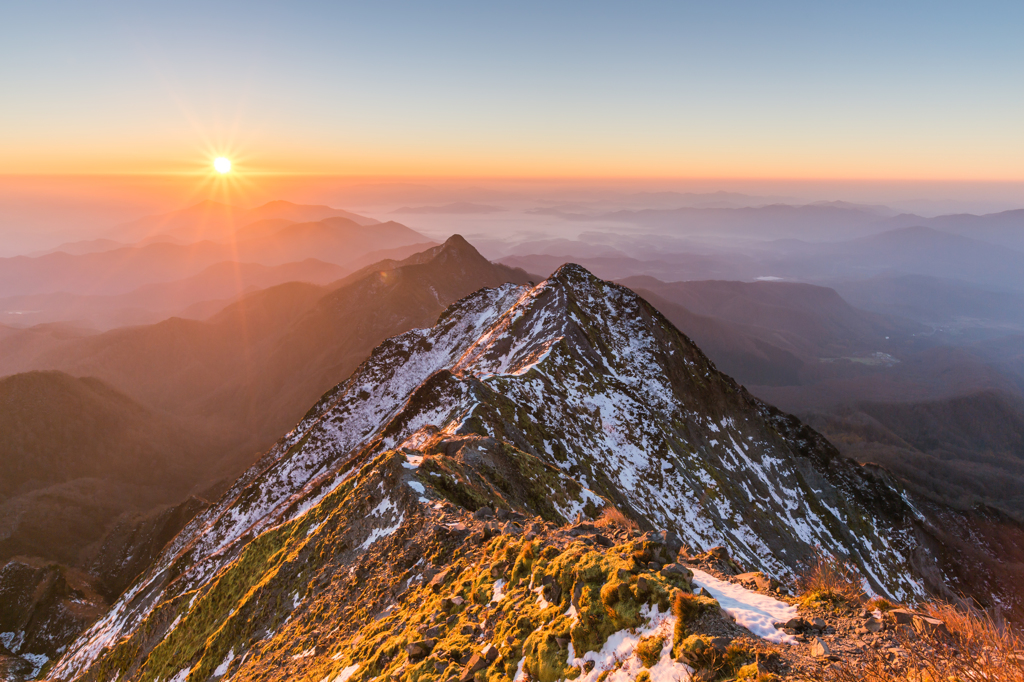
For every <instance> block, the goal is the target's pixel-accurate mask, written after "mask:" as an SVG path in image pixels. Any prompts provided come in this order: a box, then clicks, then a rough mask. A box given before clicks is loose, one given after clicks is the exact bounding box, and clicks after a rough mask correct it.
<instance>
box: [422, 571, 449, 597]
mask: <svg viewBox="0 0 1024 682" xmlns="http://www.w3.org/2000/svg"><path fill="white" fill-rule="evenodd" d="M450 573H451V569H450V568H446V569H445V570H443V571H441V572H440V573H438V574H437V575H435V576H434V577H433V578H431V579H430V582H429V583H427V587H429V588H430V589H431V590H433V591H434V592H440V591H441V586H442V585H444V581H445V580H447V579H448V575H449V574H450Z"/></svg>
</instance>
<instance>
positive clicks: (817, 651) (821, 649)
mask: <svg viewBox="0 0 1024 682" xmlns="http://www.w3.org/2000/svg"><path fill="white" fill-rule="evenodd" d="M831 654H832V651H831V650H830V649H829V648H828V644H825V642H823V641H822V640H821V638H820V637H815V638H814V639H812V640H811V656H814V657H815V658H823V657H825V656H830V655H831Z"/></svg>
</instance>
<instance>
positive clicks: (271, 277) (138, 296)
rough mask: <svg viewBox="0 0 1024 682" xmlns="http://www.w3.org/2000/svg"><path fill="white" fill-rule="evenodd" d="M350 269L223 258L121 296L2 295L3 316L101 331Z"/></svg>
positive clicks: (325, 279)
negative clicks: (195, 271) (192, 272)
mask: <svg viewBox="0 0 1024 682" xmlns="http://www.w3.org/2000/svg"><path fill="white" fill-rule="evenodd" d="M347 272H348V268H345V267H342V266H340V265H334V264H332V263H324V262H323V261H319V260H316V259H314V258H310V259H307V260H304V261H301V262H298V263H287V264H285V265H277V266H268V265H259V264H256V263H236V262H223V263H216V264H214V265H211V266H210V267H208V268H206V269H205V270H203V271H202V272H200V273H198V274H196V275H193V276H192V277H186V278H184V279H180V280H176V281H173V282H162V283H159V284H145V285H143V286H141V287H139V288H138V289H136V290H135V291H132V292H130V293H127V294H119V295H116V296H82V295H77V294H70V293H63V292H62V293H54V294H28V295H24V296H10V297H7V298H0V314H6V315H7V316H8V319H11V320H12V321H13V320H17V322H18V323H19V324H20V325H25V326H28V325H33V324H40V323H44V322H58V321H75V322H80V323H82V324H88V325H91V326H93V327H96V328H97V329H110V328H113V327H123V326H127V325H138V324H153V323H155V322H158V321H160V320H163V319H166V318H168V317H171V316H173V315H178V316H181V317H191V316H190V315H187V314H183V313H184V311H186V310H188V309H190V308H191V307H192V306H195V305H196V304H197V303H203V302H205V303H213V304H214V309H213V310H211V311H210V313H209V314H212V313H213V312H216V311H217V310H220V309H221V308H224V307H225V306H226V305H228V303H230V302H231V301H232V300H233V299H236V298H238V297H239V296H242V295H243V294H246V293H250V292H251V291H253V290H255V289H265V288H267V287H271V286H274V285H277V284H282V283H284V282H293V281H295V282H308V283H311V284H328V283H330V282H334V281H337V280H338V279H340V278H341V277H343V276H344V275H345V274H347ZM12 315H16V317H12ZM207 316H208V315H202V317H207ZM199 319H201V318H199Z"/></svg>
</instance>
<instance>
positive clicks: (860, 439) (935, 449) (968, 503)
mask: <svg viewBox="0 0 1024 682" xmlns="http://www.w3.org/2000/svg"><path fill="white" fill-rule="evenodd" d="M803 416H804V417H805V419H806V420H807V421H808V423H810V424H811V425H812V426H814V427H815V428H817V429H818V430H819V431H821V432H822V433H823V434H825V436H827V437H828V439H829V440H830V441H832V442H833V443H835V444H836V446H837V447H838V448H839V450H840V452H842V453H843V454H844V455H846V456H847V457H851V458H853V459H856V460H858V461H861V462H874V463H877V464H881V465H883V466H885V467H886V468H887V469H889V470H890V471H892V472H894V473H895V474H897V475H898V476H900V477H901V478H902V479H904V480H905V481H907V483H908V485H911V486H913V487H914V489H916V490H918V491H919V492H921V493H922V494H925V495H928V496H930V497H931V498H933V499H935V500H939V501H942V502H944V503H948V504H953V505H955V506H958V507H960V508H967V509H969V508H971V507H973V506H974V505H976V504H978V503H983V504H987V505H991V506H994V507H999V508H1001V509H1004V510H1006V511H1008V512H1010V513H1013V514H1015V515H1016V516H1018V518H1024V400H1022V399H1021V398H1019V397H1017V396H1013V395H1008V394H1006V393H997V392H992V391H986V392H981V393H975V394H971V395H965V396H957V397H954V398H949V399H946V400H932V401H926V402H911V403H891V402H886V403H877V402H874V403H859V404H855V405H847V406H842V407H839V408H837V409H834V410H832V411H831V412H828V413H826V412H815V411H808V412H806V413H805V414H804V415H803Z"/></svg>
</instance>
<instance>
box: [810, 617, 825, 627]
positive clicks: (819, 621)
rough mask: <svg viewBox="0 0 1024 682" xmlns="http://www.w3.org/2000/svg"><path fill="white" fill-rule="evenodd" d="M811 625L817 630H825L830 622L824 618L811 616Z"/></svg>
mask: <svg viewBox="0 0 1024 682" xmlns="http://www.w3.org/2000/svg"><path fill="white" fill-rule="evenodd" d="M811 627H812V628H814V629H815V630H824V629H825V628H827V627H828V623H826V622H825V619H824V618H811Z"/></svg>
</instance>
